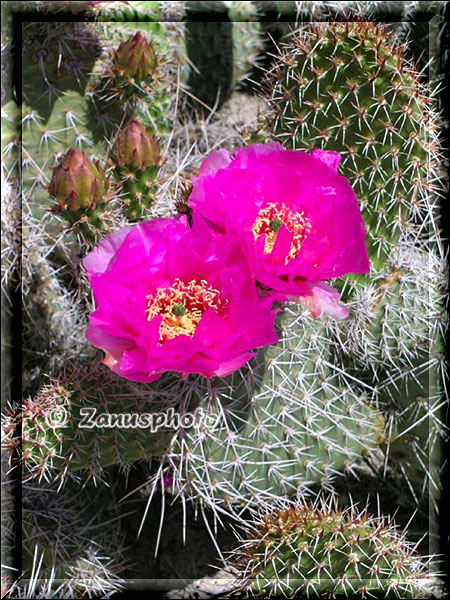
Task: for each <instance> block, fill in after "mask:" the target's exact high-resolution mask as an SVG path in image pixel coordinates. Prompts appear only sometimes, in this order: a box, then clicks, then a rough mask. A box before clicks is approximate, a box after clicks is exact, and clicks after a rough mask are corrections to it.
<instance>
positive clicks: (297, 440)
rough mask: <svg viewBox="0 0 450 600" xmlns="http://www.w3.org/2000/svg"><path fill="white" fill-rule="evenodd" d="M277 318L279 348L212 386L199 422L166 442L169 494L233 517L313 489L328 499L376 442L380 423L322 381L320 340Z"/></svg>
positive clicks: (291, 318)
mask: <svg viewBox="0 0 450 600" xmlns="http://www.w3.org/2000/svg"><path fill="white" fill-rule="evenodd" d="M286 313H287V314H286V315H285V318H286V322H285V323H284V336H283V337H282V339H281V343H280V344H279V345H278V346H272V347H269V348H268V349H266V350H265V352H264V353H263V354H260V356H259V357H258V358H257V359H254V361H253V362H251V363H250V365H249V368H248V370H244V371H242V370H241V372H240V373H237V374H236V375H235V376H233V377H231V378H229V379H228V380H217V381H214V382H213V384H212V385H211V386H210V388H208V389H207V390H206V394H205V397H204V398H203V399H202V400H201V406H202V407H203V408H204V410H205V411H206V413H205V415H206V418H205V420H203V421H202V422H201V423H200V424H199V425H198V426H194V428H193V429H190V430H188V431H187V432H186V433H185V435H184V436H183V438H178V439H174V440H173V442H172V444H171V446H170V448H169V449H168V452H167V456H166V457H163V462H162V466H161V468H162V469H163V470H165V471H168V472H170V473H171V474H172V475H173V478H174V489H175V490H177V491H178V493H180V494H182V495H184V496H187V497H189V498H191V499H192V500H197V501H198V500H200V501H201V502H202V503H205V504H206V505H207V506H210V507H212V508H213V509H216V510H218V511H222V510H225V511H229V512H230V513H231V514H234V515H236V514H237V513H238V512H239V511H240V510H241V508H242V507H243V506H245V507H250V508H251V507H255V506H261V505H266V504H268V503H270V502H271V501H273V500H275V499H276V498H279V497H285V496H293V495H294V496H295V495H296V494H303V493H306V492H307V491H308V489H309V488H310V487H311V486H312V485H313V484H320V485H321V486H322V487H324V488H326V489H330V488H331V487H332V480H333V478H334V477H335V476H336V475H338V474H339V472H343V471H346V472H352V465H353V463H354V461H355V460H356V459H357V458H358V457H361V456H362V455H366V454H367V453H370V451H371V449H372V448H375V447H377V445H378V443H379V442H380V441H381V433H382V429H383V419H382V417H381V415H380V413H379V412H378V411H377V410H375V409H373V408H371V407H369V406H367V405H366V403H365V401H364V400H361V399H360V398H358V397H356V395H355V392H354V390H353V389H351V388H350V386H345V385H344V386H343V385H342V382H341V381H340V378H339V376H338V375H331V374H330V370H329V368H328V367H327V366H326V362H327V361H326V356H327V352H328V350H327V347H328V344H327V340H326V338H325V337H322V333H323V332H321V331H320V330H319V331H317V327H316V325H314V326H312V325H311V323H310V322H309V321H308V317H307V316H306V314H304V313H303V314H298V313H296V312H295V311H291V310H290V309H289V310H287V311H286ZM198 393H201V392H200V390H199V391H198ZM165 471H164V472H165ZM157 476H159V475H157ZM155 477H156V476H155ZM155 480H156V479H155Z"/></svg>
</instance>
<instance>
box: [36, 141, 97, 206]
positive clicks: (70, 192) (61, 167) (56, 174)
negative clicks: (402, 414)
mask: <svg viewBox="0 0 450 600" xmlns="http://www.w3.org/2000/svg"><path fill="white" fill-rule="evenodd" d="M106 190H107V181H106V177H105V173H104V171H102V170H101V169H100V168H99V165H98V163H96V164H94V163H93V162H92V161H91V160H90V159H89V158H88V157H87V156H86V154H85V153H84V152H82V151H81V150H76V149H75V148H71V149H70V150H69V151H68V152H67V154H64V155H63V156H62V157H61V159H60V162H59V164H58V165H57V166H56V167H54V168H53V177H52V180H51V181H50V185H49V186H48V191H49V193H50V195H51V196H53V197H54V198H56V199H57V200H58V204H59V206H60V208H61V209H62V210H65V209H66V208H67V209H69V210H70V211H76V210H79V209H80V208H93V207H94V206H95V204H97V203H98V202H102V201H104V199H105V198H104V196H105V193H106Z"/></svg>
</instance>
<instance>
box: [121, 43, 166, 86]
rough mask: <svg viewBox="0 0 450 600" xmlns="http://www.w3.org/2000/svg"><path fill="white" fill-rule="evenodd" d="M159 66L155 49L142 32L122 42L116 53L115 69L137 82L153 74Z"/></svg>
mask: <svg viewBox="0 0 450 600" xmlns="http://www.w3.org/2000/svg"><path fill="white" fill-rule="evenodd" d="M157 66H158V60H157V58H156V53H155V50H154V48H153V46H152V44H151V43H150V42H148V41H147V40H146V38H145V37H144V36H143V35H142V34H141V33H136V34H135V35H134V36H133V37H132V38H129V39H128V40H126V41H125V42H122V43H121V44H120V46H119V48H118V50H117V51H116V52H115V53H114V67H113V71H114V72H116V73H117V74H119V75H124V76H126V77H132V78H134V79H135V80H136V81H137V82H139V81H142V80H144V79H145V78H146V77H148V76H149V75H153V73H154V72H155V71H156V68H157Z"/></svg>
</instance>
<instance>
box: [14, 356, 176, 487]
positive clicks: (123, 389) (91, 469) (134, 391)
mask: <svg viewBox="0 0 450 600" xmlns="http://www.w3.org/2000/svg"><path fill="white" fill-rule="evenodd" d="M155 392H156V390H153V392H152V390H151V389H148V388H146V389H144V388H143V387H142V386H141V388H140V389H139V386H128V385H127V384H126V383H125V384H124V382H123V380H122V379H120V378H118V377H117V376H115V375H113V374H112V373H110V372H109V371H108V372H106V368H103V369H102V368H101V366H99V367H97V366H91V367H88V368H75V369H73V370H69V369H68V370H67V372H66V373H65V375H64V376H63V377H60V378H59V380H56V381H54V382H53V383H51V384H48V385H46V386H44V387H43V388H42V389H41V390H40V392H39V393H38V394H37V396H35V397H34V398H28V399H26V400H25V401H24V404H23V405H22V406H20V407H17V409H16V416H15V421H16V425H17V430H16V431H17V433H16V437H17V435H18V433H19V432H20V431H21V432H22V433H21V435H22V445H21V461H22V463H23V466H24V469H25V476H26V478H34V477H37V478H38V479H41V478H42V479H44V480H48V481H52V480H60V481H63V480H64V479H65V477H66V476H68V475H71V474H76V473H78V472H80V473H83V474H85V475H86V476H87V477H88V478H94V479H97V478H101V477H102V474H103V472H104V470H105V468H106V467H108V466H110V465H119V466H120V467H121V468H122V469H123V470H127V469H128V468H129V467H130V465H131V464H132V463H133V462H136V461H139V460H147V459H150V458H151V457H154V456H160V455H161V454H162V453H163V452H164V451H165V449H166V447H167V446H168V444H169V441H170V439H171V437H172V436H173V431H170V430H169V431H168V430H167V429H166V428H160V429H156V430H154V429H152V428H151V427H152V423H151V418H152V417H151V416H149V413H154V412H158V411H157V409H156V407H157V403H151V404H149V403H148V396H150V397H154V398H156V397H157V396H155ZM161 395H162V393H161ZM146 397H147V401H145V398H146ZM144 415H146V416H144ZM13 439H15V438H14V437H13Z"/></svg>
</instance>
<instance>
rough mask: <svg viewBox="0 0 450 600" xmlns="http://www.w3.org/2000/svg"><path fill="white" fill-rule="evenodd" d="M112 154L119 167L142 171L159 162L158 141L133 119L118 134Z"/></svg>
mask: <svg viewBox="0 0 450 600" xmlns="http://www.w3.org/2000/svg"><path fill="white" fill-rule="evenodd" d="M113 154H114V157H115V160H116V162H117V164H118V165H119V166H121V167H122V166H126V167H130V168H132V169H141V170H143V169H146V168H147V167H148V166H150V165H158V164H159V162H160V154H159V143H158V140H157V139H156V138H155V137H154V136H153V135H152V134H151V133H150V131H148V130H147V129H144V128H143V127H142V126H141V125H140V123H139V121H137V120H136V119H135V118H131V119H130V120H129V121H128V123H127V124H126V126H125V127H124V128H123V129H122V130H121V131H120V132H119V135H118V136H117V139H116V142H115V145H114V147H113Z"/></svg>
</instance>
